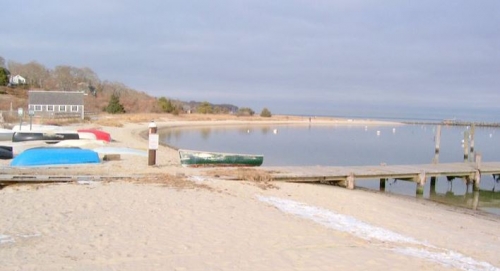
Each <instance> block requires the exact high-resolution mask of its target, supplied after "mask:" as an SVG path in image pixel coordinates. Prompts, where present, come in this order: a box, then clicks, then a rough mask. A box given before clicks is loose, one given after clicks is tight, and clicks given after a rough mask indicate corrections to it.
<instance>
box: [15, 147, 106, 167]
mask: <svg viewBox="0 0 500 271" xmlns="http://www.w3.org/2000/svg"><path fill="white" fill-rule="evenodd" d="M95 163H100V160H99V155H98V154H97V152H95V151H92V150H89V149H80V148H74V147H72V148H57V147H40V148H32V149H27V150H25V151H23V152H22V153H20V154H19V155H17V156H16V157H14V159H12V161H11V162H10V165H11V166H14V167H15V166H17V167H29V166H47V165H70V164H95Z"/></svg>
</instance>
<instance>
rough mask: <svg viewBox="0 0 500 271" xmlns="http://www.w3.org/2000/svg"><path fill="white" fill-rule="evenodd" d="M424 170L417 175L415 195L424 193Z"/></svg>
mask: <svg viewBox="0 0 500 271" xmlns="http://www.w3.org/2000/svg"><path fill="white" fill-rule="evenodd" d="M425 179H426V178H425V171H421V172H420V173H419V174H418V176H417V180H416V183H417V195H423V194H424V186H425Z"/></svg>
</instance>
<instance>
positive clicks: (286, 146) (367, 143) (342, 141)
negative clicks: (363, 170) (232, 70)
mask: <svg viewBox="0 0 500 271" xmlns="http://www.w3.org/2000/svg"><path fill="white" fill-rule="evenodd" d="M465 131H470V130H469V129H468V128H467V127H442V130H441V148H440V154H439V161H440V162H443V163H445V162H462V161H463V154H464V151H463V145H462V142H463V140H464V132H465ZM435 134H436V126H433V125H424V126H421V125H403V126H377V127H375V126H324V125H315V124H314V123H312V124H311V125H305V126H296V125H265V126H255V125H246V126H230V127H227V126H225V127H217V126H216V127H198V128H175V129H168V130H162V131H160V141H161V142H163V143H166V144H169V145H173V146H176V147H178V148H185V149H194V150H206V151H218V152H234V153H249V154H263V155H264V164H263V166H313V165H322V166H356V165H378V164H380V163H386V164H388V165H391V164H392V165H396V164H425V163H431V162H432V160H433V158H434V146H435V142H434V138H435ZM474 135H475V136H474V142H475V150H476V152H478V153H481V155H482V160H483V161H485V162H487V161H500V130H499V129H495V128H479V127H476V129H475V133H474ZM356 185H357V186H360V187H365V188H368V189H375V190H378V189H379V182H378V180H377V181H374V180H357V181H356ZM415 189H416V184H415V183H413V182H405V181H395V180H389V181H388V182H387V184H386V188H385V191H386V192H389V193H396V194H402V195H408V196H415ZM430 190H431V189H430V181H427V184H426V188H425V190H424V191H425V192H424V195H423V197H425V198H428V199H431V200H435V201H439V202H443V203H447V204H453V205H459V206H463V207H467V208H476V207H475V206H478V209H480V210H483V211H486V212H490V213H494V214H497V215H500V183H499V182H497V181H495V180H494V178H493V177H492V176H491V175H483V176H482V178H481V191H480V192H479V193H473V192H472V187H467V186H466V185H465V183H464V181H463V180H462V179H455V180H454V181H452V182H448V181H447V180H446V177H441V178H438V180H437V184H436V187H435V189H434V190H433V191H430Z"/></svg>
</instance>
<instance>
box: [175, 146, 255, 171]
mask: <svg viewBox="0 0 500 271" xmlns="http://www.w3.org/2000/svg"><path fill="white" fill-rule="evenodd" d="M179 156H180V158H181V165H183V166H186V167H204V166H212V167H258V166H260V165H262V162H263V161H264V156H263V155H253V154H236V153H221V152H205V151H193V150H182V149H181V150H179Z"/></svg>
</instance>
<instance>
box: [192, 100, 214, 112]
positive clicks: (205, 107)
mask: <svg viewBox="0 0 500 271" xmlns="http://www.w3.org/2000/svg"><path fill="white" fill-rule="evenodd" d="M196 112H197V113H200V114H212V113H213V112H214V108H213V106H212V105H211V104H210V103H209V102H206V101H205V102H202V103H200V104H199V105H198V107H197V108H196Z"/></svg>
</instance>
